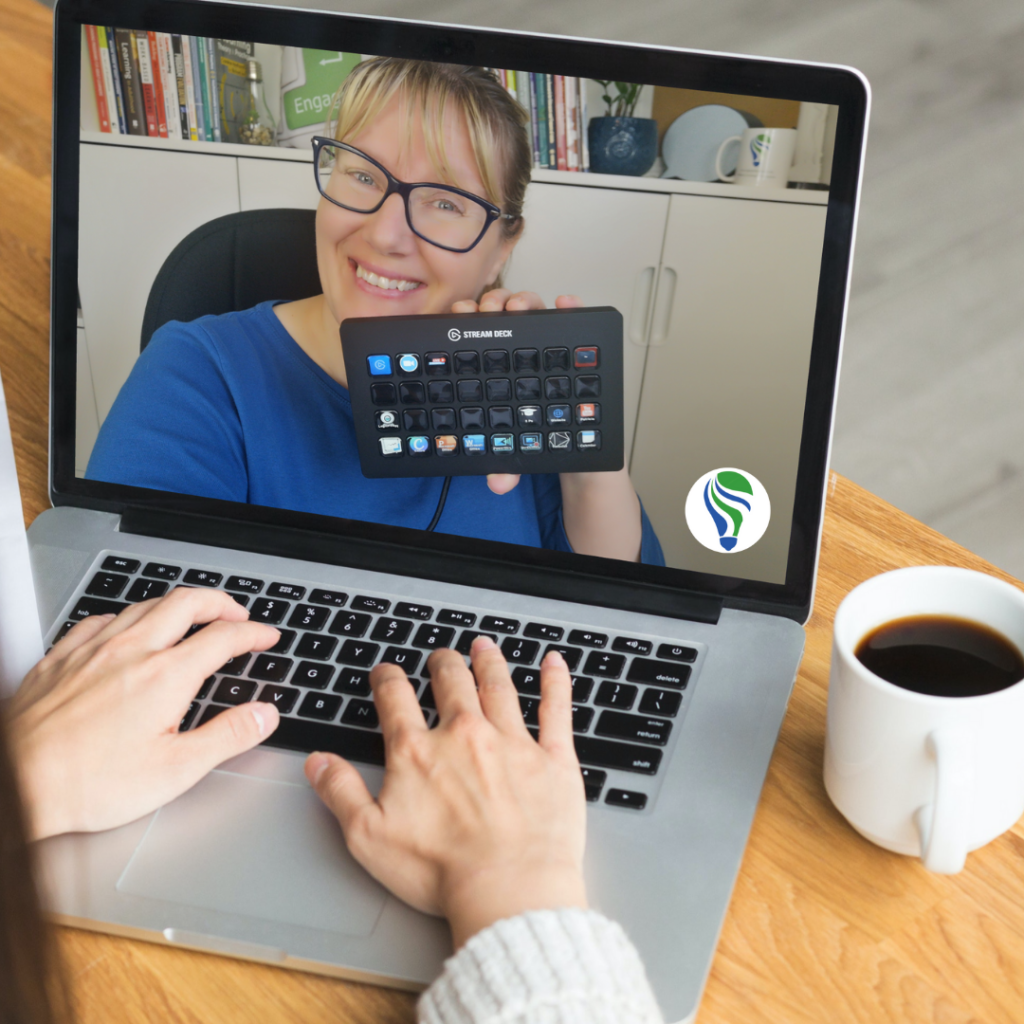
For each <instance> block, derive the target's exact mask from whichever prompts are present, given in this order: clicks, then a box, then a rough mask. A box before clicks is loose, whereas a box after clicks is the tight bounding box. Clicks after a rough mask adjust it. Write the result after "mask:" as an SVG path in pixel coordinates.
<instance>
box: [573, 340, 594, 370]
mask: <svg viewBox="0 0 1024 1024" xmlns="http://www.w3.org/2000/svg"><path fill="white" fill-rule="evenodd" d="M572 355H573V360H572V365H573V366H574V367H575V368H576V369H577V370H596V369H598V368H599V366H600V360H599V358H598V353H597V348H596V347H594V346H592V345H588V346H586V347H585V348H574V349H573V350H572Z"/></svg>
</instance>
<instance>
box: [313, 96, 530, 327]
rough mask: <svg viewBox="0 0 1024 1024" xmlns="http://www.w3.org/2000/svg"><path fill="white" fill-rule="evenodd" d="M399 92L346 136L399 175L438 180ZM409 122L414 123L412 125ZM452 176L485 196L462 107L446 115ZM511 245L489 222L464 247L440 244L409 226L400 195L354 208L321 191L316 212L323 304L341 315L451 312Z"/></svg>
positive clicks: (418, 125)
mask: <svg viewBox="0 0 1024 1024" xmlns="http://www.w3.org/2000/svg"><path fill="white" fill-rule="evenodd" d="M409 116H410V117H412V119H413V120H412V124H411V125H407V123H406V108H404V107H403V106H402V96H401V94H398V95H396V96H395V97H394V98H393V99H392V100H391V102H390V103H388V104H387V106H385V107H384V109H383V110H382V111H381V113H380V115H379V116H378V117H377V118H375V119H374V121H373V122H372V124H370V125H369V126H368V127H367V128H366V129H364V130H363V131H362V132H360V133H359V134H358V135H357V136H355V137H354V138H348V139H345V140H344V141H345V142H347V143H349V145H352V146H355V147H356V148H357V149H360V150H362V151H363V152H364V153H366V154H368V155H369V156H371V157H373V158H374V159H375V160H376V161H378V162H379V163H380V164H382V165H383V166H384V167H386V168H387V169H388V170H389V171H390V172H391V173H392V174H393V175H394V176H395V177H396V178H398V179H399V180H400V181H412V182H416V181H438V180H439V171H438V169H437V168H436V167H435V166H434V163H433V162H432V161H431V159H430V157H429V155H428V150H427V145H426V141H425V139H424V135H423V125H422V122H421V120H420V118H419V117H418V116H417V115H416V114H414V113H410V114H409ZM410 129H411V130H410ZM444 135H445V137H444V151H445V154H446V156H447V161H448V164H449V166H450V167H451V172H452V177H453V178H454V180H453V181H451V182H449V183H450V184H453V185H456V186H458V187H459V188H462V189H465V190H467V191H469V192H472V193H473V194H474V195H478V196H484V195H485V191H484V185H483V182H482V181H481V180H480V173H479V171H478V169H477V165H476V159H475V157H474V155H473V149H472V146H471V144H470V139H469V132H468V131H467V129H466V125H465V121H464V120H463V118H462V116H461V114H459V115H454V114H453V115H451V116H447V117H446V118H445V121H444ZM514 245H515V240H514V239H508V238H505V237H503V235H502V232H501V228H500V222H499V223H495V224H492V225H491V227H490V228H489V229H488V230H487V233H486V234H485V235H484V237H483V238H482V239H481V240H480V242H479V243H478V244H477V245H476V246H475V247H474V248H473V249H471V250H470V251H469V252H466V253H455V252H447V251H445V250H444V249H439V248H438V247H437V246H435V245H431V244H430V243H429V242H425V241H424V240H423V239H421V238H419V237H418V236H416V235H415V234H413V232H412V230H411V229H410V227H409V224H408V222H407V221H406V217H405V206H404V204H403V202H402V197H401V196H399V195H392V196H389V197H388V199H387V202H385V203H384V205H383V206H382V207H381V208H380V209H379V210H378V211H377V212H376V213H370V214H363V213H351V212H350V211H348V210H343V209H341V208H340V207H338V206H335V205H334V204H333V203H330V202H328V201H327V200H326V199H323V198H321V200H320V205H319V206H318V207H317V214H316V246H317V263H318V265H319V269H320V282H321V285H322V286H323V289H324V297H325V300H326V302H327V306H328V308H329V310H330V312H331V314H332V316H333V317H334V319H335V320H336V321H337V322H338V323H340V322H341V321H342V320H344V319H345V318H346V317H353V316H400V315H408V314H412V313H448V312H450V311H451V308H452V303H453V302H457V301H459V300H460V299H476V298H478V296H479V295H480V293H481V292H482V291H483V290H484V289H485V288H486V287H487V285H489V284H491V283H492V282H493V281H494V280H495V278H496V277H497V276H498V274H499V272H500V271H501V268H502V266H503V265H504V263H505V260H506V259H507V258H508V255H509V253H510V252H511V251H512V248H513V246H514Z"/></svg>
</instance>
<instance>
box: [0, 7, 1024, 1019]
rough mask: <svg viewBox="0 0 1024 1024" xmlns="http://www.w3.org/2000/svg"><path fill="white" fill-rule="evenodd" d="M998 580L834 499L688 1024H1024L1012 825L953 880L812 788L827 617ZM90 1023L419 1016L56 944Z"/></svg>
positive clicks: (41, 328) (11, 230)
mask: <svg viewBox="0 0 1024 1024" xmlns="http://www.w3.org/2000/svg"><path fill="white" fill-rule="evenodd" d="M50 45H51V28H50V13H49V11H48V10H47V9H46V8H44V7H42V6H40V5H39V4H37V3H35V2H34V0H0V373H2V374H3V381H4V386H5V388H6V392H7V401H8V404H9V408H10V413H11V419H12V427H13V432H14V439H15V447H16V455H17V463H18V472H19V476H20V480H21V487H22V497H23V501H24V507H25V521H26V523H29V522H31V521H32V520H33V519H34V518H35V517H36V516H37V515H38V514H39V513H40V512H42V511H43V509H44V508H46V507H47V505H48V501H47V487H46V480H47V477H46V452H47V434H46V418H47V369H48V358H47V332H48V319H49V317H48V308H49V295H48V283H49V198H50V196H49V190H50V179H49V170H50V59H51V58H50ZM923 563H943V564H948V565H963V566H968V567H970V568H974V569H980V570H982V571H984V572H990V573H992V574H993V575H996V576H1000V577H1002V578H1004V579H1005V578H1008V577H1006V576H1005V574H1004V573H1001V572H999V571H998V570H997V569H994V568H993V567H992V566H991V565H989V564H988V563H986V562H984V561H982V560H981V559H980V558H977V557H976V556H974V555H972V554H971V553H970V552H968V551H965V550H964V549H963V548H961V547H959V546H957V545H956V544H954V543H953V542H952V541H950V540H947V539H946V538H945V537H943V536H941V535H940V534H937V533H935V532H934V531H932V530H929V529H928V528H927V527H925V526H923V525H922V524H920V523H918V522H916V521H915V520H913V519H911V518H910V517H909V516H906V515H904V514H903V513H901V512H899V511H897V510H896V509H894V508H892V507H891V506H889V505H886V504H885V503H884V502H882V501H880V500H879V499H878V498H876V497H874V496H873V495H871V494H869V493H868V492H866V491H864V490H862V489H861V488H859V487H857V486H856V484H853V483H851V482H850V481H848V480H845V479H843V478H842V477H839V476H836V475H833V476H832V477H831V478H830V482H829V494H828V505H827V510H826V517H825V535H824V540H823V543H822V552H821V570H820V575H819V580H818V593H817V599H816V602H815V609H814V615H813V617H812V619H811V621H810V623H809V624H808V627H807V651H806V654H805V655H804V660H803V663H802V665H801V668H800V675H799V678H798V679H797V683H796V689H795V691H794V693H793V699H792V702H791V704H790V708H789V713H788V715H787V716H786V720H785V722H784V724H783V727H782V734H781V736H780V738H779V743H778V747H777V748H776V751H775V755H774V757H773V759H772V763H771V767H770V769H769V772H768V778H767V781H766V783H765V787H764V793H763V795H762V799H761V804H760V807H759V809H758V812H757V816H756V818H755V820H754V827H753V831H752V832H751V836H750V845H749V847H748V849H747V853H746V858H745V860H744V863H743V869H742V871H741V872H740V876H739V880H738V882H737V886H736V892H735V895H734V897H733V901H732V905H731V907H730V910H729V914H728V917H727V918H726V922H725V929H724V931H723V933H722V938H721V942H720V944H719V947H718V953H717V955H716V957H715V962H714V967H713V969H712V972H711V978H710V981H709V982H708V987H707V991H706V994H705V997H704V1001H703V1003H702V1005H701V1009H700V1012H699V1014H698V1019H699V1021H700V1024H715V1022H728V1024H745V1022H755V1021H756V1022H758V1024H764V1022H778V1024H798V1022H808V1024H811V1022H813V1024H821V1022H829V1024H837V1022H840V1021H872V1022H874V1021H888V1022H903V1021H907V1022H911V1021H913V1022H922V1021H934V1022H936V1024H938V1022H941V1024H952V1022H957V1024H960V1022H968V1021H978V1022H982V1021H984V1022H996V1021H1008V1022H1010V1021H1014V1022H1020V1021H1024V826H1022V825H1021V824H1018V825H1017V826H1016V827H1015V828H1014V829H1013V830H1011V831H1010V832H1009V833H1007V834H1006V835H1004V836H1003V837H1002V838H1001V839H998V840H997V841H995V842H994V843H992V844H990V845H989V846H988V847H986V848H985V849H983V850H980V851H978V852H976V853H972V854H971V855H970V856H969V857H968V860H967V867H966V869H965V870H964V871H963V872H962V873H961V874H960V875H957V876H955V877H952V878H947V877H941V876H937V875H930V874H928V873H927V872H926V871H925V870H924V869H923V868H922V867H921V866H920V864H919V863H917V862H915V861H913V860H911V859H910V858H906V857H900V856H897V855H896V854H891V853H887V852H885V851H884V850H880V849H878V848H876V847H874V846H872V845H871V844H870V843H868V842H866V841H865V840H863V839H861V838H860V837H859V836H858V835H856V833H854V831H853V830H852V829H851V828H850V827H849V826H848V825H847V824H846V823H845V821H844V820H843V819H842V818H841V817H840V816H839V814H838V813H837V812H836V811H835V810H834V808H833V807H832V805H831V804H830V803H829V800H828V798H827V796H826V795H825V790H824V787H823V785H822V781H821V765H822V752H823V744H824V736H825V703H826V693H827V686H828V662H829V644H830V631H831V623H832V616H833V614H834V613H835V609H836V606H837V604H838V603H839V601H840V600H841V598H842V596H843V595H844V594H845V593H847V591H849V590H850V589H851V588H852V587H853V586H855V585H856V584H857V583H859V582H860V581H862V580H864V579H867V578H868V577H869V576H873V575H875V574H876V573H879V572H883V571H885V570H887V569H892V568H896V567H898V566H904V565H917V564H923ZM61 946H62V949H63V952H64V956H65V958H66V962H67V967H68V971H69V974H70V976H71V977H72V979H73V984H74V989H75V992H76V995H77V1000H78V1006H79V1011H80V1019H81V1021H82V1024H93V1022H95V1024H120V1022H128V1021H131V1022H147V1024H154V1022H158V1021H174V1022H189V1024H193V1022H211V1024H214V1022H216V1024H227V1022H234V1021H245V1022H249V1021H253V1022H255V1021H259V1022H260V1024H277V1022H296V1024H298V1022H300V1021H301V1022H302V1024H316V1022H320V1021H324V1022H327V1021H331V1022H342V1021H344V1022H363V1021H365V1022H367V1024H369V1022H374V1024H386V1022H391V1021H394V1022H399V1021H403V1022H404V1021H411V1020H412V1019H413V1017H414V999H413V997H411V996H409V995H406V994H402V993H398V992H392V991H388V990H385V989H379V988H373V987H370V986H362V985H353V984H347V983H344V982H339V981H333V980H329V979H326V978H318V977H314V976H311V975H304V974H299V973H296V972H291V971H285V970H281V969H279V968H274V967H266V966H260V965H255V964H248V963H242V962H239V961H234V960H227V959H223V958H220V957H214V956H207V955H203V954H199V953H191V952H187V951H182V950H174V949H168V948H164V947H160V946H155V945H149V944H146V943H142V942H135V941H130V940H126V939H115V938H111V937H108V936H102V935H94V934H91V933H88V932H84V931H78V930H75V929H61Z"/></svg>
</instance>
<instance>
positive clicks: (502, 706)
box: [469, 636, 526, 736]
mask: <svg viewBox="0 0 1024 1024" xmlns="http://www.w3.org/2000/svg"><path fill="white" fill-rule="evenodd" d="M469 656H470V658H471V659H472V662H473V675H474V676H476V685H477V693H478V695H479V700H480V707H481V709H482V710H483V713H484V717H485V718H487V719H488V721H490V722H491V724H492V725H494V727H495V728H496V729H498V730H499V731H500V732H503V733H506V734H508V735H513V736H518V735H522V734H523V733H525V732H526V723H525V722H523V709H522V708H521V707H520V706H519V693H518V691H517V690H516V688H515V686H514V684H513V683H512V676H511V675H510V674H509V671H508V662H506V661H505V658H504V656H503V655H502V653H501V650H500V649H499V648H498V645H497V644H496V643H495V642H494V641H493V640H492V639H491V638H490V637H489V636H478V637H477V638H476V639H475V640H474V641H473V646H472V647H471V648H470V655H469Z"/></svg>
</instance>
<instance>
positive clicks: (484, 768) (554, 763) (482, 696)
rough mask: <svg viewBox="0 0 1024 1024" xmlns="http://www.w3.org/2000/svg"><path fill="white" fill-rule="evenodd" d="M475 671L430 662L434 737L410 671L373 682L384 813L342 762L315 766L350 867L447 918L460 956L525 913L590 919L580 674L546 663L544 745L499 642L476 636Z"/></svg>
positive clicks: (436, 656)
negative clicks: (576, 725) (484, 934)
mask: <svg viewBox="0 0 1024 1024" xmlns="http://www.w3.org/2000/svg"><path fill="white" fill-rule="evenodd" d="M471 658H472V664H473V671H472V673H471V672H470V670H469V669H468V668H467V667H466V664H465V662H464V661H463V658H462V656H461V655H459V654H456V653H455V652H454V651H435V652H434V653H433V654H432V655H431V656H430V661H429V663H428V664H429V669H430V679H431V685H432V687H433V691H434V699H435V701H436V702H437V708H438V715H439V716H440V722H439V724H438V725H437V727H436V728H434V729H428V728H427V725H426V722H425V721H424V718H423V712H422V710H421V709H420V706H419V704H418V702H417V700H416V693H415V691H414V690H413V688H412V686H410V685H409V681H408V679H407V677H406V675H405V673H404V672H403V671H402V670H401V669H400V668H398V667H397V666H395V665H387V664H384V665H379V666H377V668H375V669H374V670H373V672H372V673H371V676H370V680H371V684H372V686H373V696H374V701H375V703H376V705H377V711H378V714H379V716H380V722H381V729H382V731H383V734H384V745H385V756H386V769H385V774H384V784H383V786H382V787H381V791H380V795H379V796H378V797H377V799H376V800H375V799H374V798H373V797H372V796H371V795H370V792H369V790H368V789H367V788H366V784H365V783H364V782H363V779H362V776H361V775H360V774H359V772H358V771H356V769H355V768H354V767H353V766H352V765H351V764H349V763H348V762H347V761H344V760H342V759H341V758H340V757H337V756H336V755H333V754H321V753H316V754H311V755H310V756H309V758H308V759H307V761H306V775H307V776H308V778H309V780H310V782H311V783H312V784H313V786H314V788H315V789H316V791H317V793H318V794H319V795H320V797H321V798H322V799H323V801H324V802H325V803H326V804H327V806H328V807H329V808H330V809H331V810H332V811H333V812H334V813H335V815H336V816H337V818H338V821H339V822H340V823H341V827H342V830H343V832H344V833H345V840H346V842H347V843H348V847H349V850H350V851H351V852H352V855H353V857H355V859H356V860H357V861H359V863H360V864H362V865H363V867H365V868H366V870H367V871H369V872H370V874H371V875H373V876H374V877H375V878H376V879H377V880H378V881H379V882H381V883H382V884H383V885H385V886H387V888H388V889H390V890H391V891H392V892H394V893H395V895H396V896H398V897H399V898H400V899H403V900H405V902H406V903H409V904H411V905H412V906H414V907H416V908H417V909H418V910H422V911H425V912H427V913H431V914H443V915H444V916H445V917H447V918H448V921H449V923H450V925H451V928H452V937H453V940H454V942H455V946H456V948H458V947H459V946H461V945H462V944H463V943H464V942H465V941H466V940H467V939H468V938H469V937H470V936H471V935H474V934H475V933H476V932H478V931H480V930H481V929H483V928H486V927H487V926H488V925H490V924H493V923H494V922H495V921H498V920H501V919H502V918H506V917H513V916H515V915H517V914H520V913H523V912H524V911H526V910H537V909H543V908H548V907H586V891H585V888H584V884H583V873H582V861H583V846H584V839H585V832H586V803H585V800H584V793H583V778H582V775H581V773H580V767H579V762H578V761H577V759H576V752H575V749H574V746H573V738H572V682H571V679H570V676H569V669H568V668H567V666H566V664H565V661H564V659H563V658H562V656H561V655H560V654H558V653H557V652H551V653H550V654H548V656H547V657H546V658H545V659H544V663H543V664H542V666H541V704H540V710H539V722H540V739H539V741H534V739H533V737H532V736H531V735H530V734H529V732H527V730H526V726H525V725H524V723H523V715H522V711H521V709H520V706H519V695H518V693H517V692H516V688H515V686H514V685H513V683H512V679H511V676H510V675H509V670H508V666H507V664H506V663H505V659H504V658H503V657H502V654H501V651H500V650H498V648H497V645H496V644H495V643H494V641H492V640H491V639H490V638H489V637H478V638H477V639H476V640H475V641H474V642H473V648H472V653H471ZM474 675H475V676H476V680H475V681H474Z"/></svg>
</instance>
